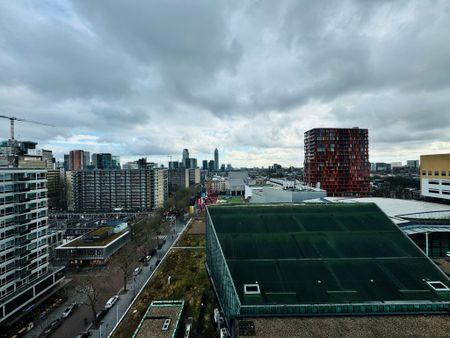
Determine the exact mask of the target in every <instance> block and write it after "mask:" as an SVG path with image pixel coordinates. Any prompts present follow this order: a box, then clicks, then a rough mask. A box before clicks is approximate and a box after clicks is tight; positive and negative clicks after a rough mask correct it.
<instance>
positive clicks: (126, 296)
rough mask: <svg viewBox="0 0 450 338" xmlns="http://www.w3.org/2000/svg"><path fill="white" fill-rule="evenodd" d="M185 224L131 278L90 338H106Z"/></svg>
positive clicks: (168, 236) (180, 225)
mask: <svg viewBox="0 0 450 338" xmlns="http://www.w3.org/2000/svg"><path fill="white" fill-rule="evenodd" d="M185 227H186V224H185V223H182V224H180V223H178V224H177V226H176V230H177V231H176V233H171V234H168V235H167V238H166V243H164V245H163V247H162V248H161V249H160V250H158V251H157V253H156V254H155V256H153V257H152V258H151V260H150V262H149V265H148V266H143V267H142V272H141V273H140V274H139V275H137V276H135V277H133V279H132V280H131V281H130V282H129V283H128V284H127V289H128V291H127V292H126V293H121V294H120V298H119V300H118V301H117V303H116V304H115V305H114V306H113V307H112V308H111V309H110V310H109V312H108V313H107V314H106V316H105V318H103V320H102V321H101V324H100V326H99V327H98V329H95V330H93V329H91V330H90V331H91V332H92V336H91V337H92V338H105V337H108V336H109V334H110V333H111V331H112V330H113V328H114V327H115V326H116V324H117V323H118V321H119V320H120V319H121V318H122V316H123V315H124V314H125V312H126V310H127V309H128V307H129V306H130V304H131V303H132V301H133V300H134V298H135V297H136V295H137V294H138V293H139V291H140V290H141V288H142V287H143V286H144V285H145V284H146V283H147V281H148V280H149V279H150V276H151V275H152V274H153V272H154V271H155V264H156V262H157V261H158V260H161V259H162V258H163V257H164V255H165V254H166V253H167V251H169V249H170V248H171V247H172V245H173V243H174V242H175V240H176V239H177V238H178V236H179V235H180V233H182V232H183V230H184V229H185Z"/></svg>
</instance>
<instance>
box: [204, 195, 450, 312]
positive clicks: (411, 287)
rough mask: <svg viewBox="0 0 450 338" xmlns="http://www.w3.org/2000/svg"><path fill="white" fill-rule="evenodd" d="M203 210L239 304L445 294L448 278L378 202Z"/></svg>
mask: <svg viewBox="0 0 450 338" xmlns="http://www.w3.org/2000/svg"><path fill="white" fill-rule="evenodd" d="M208 210H209V214H210V215H211V219H212V221H213V224H214V229H215V231H216V233H217V236H218V239H219V241H220V244H221V248H222V251H223V253H224V256H225V258H226V261H227V265H228V268H229V270H230V273H231V276H232V279H233V282H234V285H235V288H236V291H237V293H238V296H239V300H240V302H241V304H242V305H257V304H329V303H333V304H345V303H347V304H348V303H358V304H361V303H370V302H384V303H386V304H389V301H395V302H396V303H398V302H408V301H415V302H425V303H429V302H442V301H444V302H447V301H448V300H449V299H450V292H449V291H450V289H447V288H448V287H450V281H449V279H448V278H447V277H446V276H445V275H444V274H443V273H442V272H441V271H440V270H439V269H438V268H437V267H436V266H435V265H434V264H433V263H432V261H431V260H429V259H428V258H427V257H425V255H424V254H423V253H422V251H421V250H420V249H419V248H418V247H417V246H416V245H415V244H414V243H413V242H412V241H411V240H410V239H409V238H408V237H407V236H406V235H404V234H403V233H402V231H401V230H399V228H398V227H397V226H396V225H395V224H393V223H392V222H391V221H390V220H389V218H388V217H387V216H386V215H385V214H384V213H383V212H381V210H380V209H379V208H378V207H377V206H376V205H375V204H372V203H367V204H366V203H364V204H363V203H357V204H352V203H349V204H298V205H258V206H244V205H234V206H233V205H228V206H227V205H224V206H212V207H209V208H208ZM432 281H439V282H441V283H442V284H439V285H438V284H435V286H437V289H436V288H433V287H432V285H430V284H432V283H430V284H429V283H427V282H432ZM245 284H253V285H255V284H258V285H259V289H260V294H258V293H252V292H251V291H252V290H253V289H251V287H250V289H249V291H250V292H247V293H245V292H244V285H245ZM253 291H254V290H253Z"/></svg>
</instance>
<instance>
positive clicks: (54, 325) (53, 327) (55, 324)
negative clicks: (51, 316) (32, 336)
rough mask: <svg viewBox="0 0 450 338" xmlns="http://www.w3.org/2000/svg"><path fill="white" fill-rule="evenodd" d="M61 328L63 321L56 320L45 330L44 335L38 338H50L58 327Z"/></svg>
mask: <svg viewBox="0 0 450 338" xmlns="http://www.w3.org/2000/svg"><path fill="white" fill-rule="evenodd" d="M60 326H61V319H56V320H54V321H53V322H51V323H50V324H49V325H48V326H47V327H46V328H45V329H44V331H42V333H41V334H40V335H39V336H38V338H47V337H50V335H51V334H52V333H53V332H55V331H56V329H57V328H58V327H60Z"/></svg>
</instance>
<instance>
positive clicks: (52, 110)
mask: <svg viewBox="0 0 450 338" xmlns="http://www.w3.org/2000/svg"><path fill="white" fill-rule="evenodd" d="M98 6H101V5H100V4H96V3H89V2H86V3H80V2H71V1H59V2H56V1H48V2H35V3H30V4H24V3H20V2H13V3H11V2H5V3H3V4H0V21H1V22H2V27H3V28H4V29H2V30H1V32H0V41H2V42H1V45H2V48H1V49H0V74H1V75H0V79H1V80H2V85H1V86H0V113H1V114H4V115H8V116H16V117H20V118H25V119H32V120H36V121H40V122H43V123H49V124H53V125H56V126H57V127H46V126H34V125H31V124H26V123H18V124H17V125H16V138H17V139H20V140H35V141H37V142H39V144H40V145H41V147H42V148H44V149H47V148H49V149H52V150H53V151H54V153H55V156H56V157H57V158H62V154H64V153H67V152H68V151H69V150H72V149H87V150H89V151H90V152H91V153H103V152H105V153H113V154H117V155H119V156H121V158H123V159H124V161H127V160H128V159H131V158H138V157H143V156H144V157H145V156H147V157H149V158H151V156H150V155H161V157H163V156H165V155H168V154H172V155H173V154H178V153H179V150H180V149H183V148H185V147H187V148H189V149H190V150H191V151H192V152H193V153H195V154H197V156H196V157H197V158H198V159H199V160H201V159H207V158H208V159H209V158H210V153H211V149H210V148H214V145H218V146H219V148H220V151H221V154H223V155H221V162H222V163H231V164H233V166H236V167H244V166H246V167H252V166H268V165H271V164H273V163H280V164H282V165H284V166H290V165H293V166H302V165H303V153H304V148H303V133H304V132H305V131H306V130H309V129H311V128H322V127H332V128H336V127H349V128H351V127H354V126H358V127H360V128H367V129H368V130H369V141H370V149H369V160H370V161H371V162H382V161H383V162H396V161H402V162H405V161H406V160H409V159H417V158H419V155H421V154H431V153H445V152H450V141H449V139H448V136H447V135H448V134H449V131H450V127H449V125H450V124H449V123H448V122H450V120H449V116H450V114H448V112H447V110H448V107H449V106H450V78H449V75H448V71H447V70H448V68H449V66H450V59H448V57H447V55H448V54H449V50H448V43H447V41H448V40H449V39H450V33H449V30H448V22H449V19H450V18H449V17H450V5H449V4H448V3H447V2H444V1H438V2H430V1H411V2H407V3H403V2H401V3H400V2H396V3H372V2H370V3H366V2H356V1H348V2H345V3H343V2H338V3H332V4H329V3H327V4H326V5H324V3H322V2H314V3H312V2H289V1H286V2H282V3H277V4H274V3H269V2H268V3H262V2H258V3H248V2H235V3H230V2H214V3H211V2H207V1H204V2H196V3H195V4H194V5H193V4H189V3H186V2H179V3H165V2H161V3H152V4H149V3H147V2H144V1H142V2H136V3H135V5H134V6H132V7H129V6H127V10H124V7H123V6H126V4H123V5H122V4H120V3H119V2H111V3H110V5H109V6H108V7H107V8H104V6H102V8H101V9H100V8H99V7H98ZM173 21H176V22H177V26H176V27H174V26H173V25H172V24H171V22H173ZM424 22H426V23H427V24H426V25H424V24H423V23H424ZM0 131H1V135H2V139H6V138H7V135H8V131H9V129H8V121H7V120H4V121H3V120H2V121H0ZM210 145H213V146H212V147H211V146H210Z"/></svg>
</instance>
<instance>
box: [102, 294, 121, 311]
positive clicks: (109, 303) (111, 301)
mask: <svg viewBox="0 0 450 338" xmlns="http://www.w3.org/2000/svg"><path fill="white" fill-rule="evenodd" d="M118 299H119V295H115V296H114V297H111V298H110V299H108V301H107V302H106V304H105V309H110V308H112V307H113V305H114V304H115V303H116V302H117V300H118Z"/></svg>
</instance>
